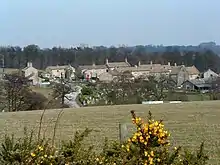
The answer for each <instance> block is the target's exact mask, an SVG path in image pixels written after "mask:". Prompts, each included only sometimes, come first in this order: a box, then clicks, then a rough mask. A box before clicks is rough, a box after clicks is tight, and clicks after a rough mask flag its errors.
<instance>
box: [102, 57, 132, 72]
mask: <svg viewBox="0 0 220 165" xmlns="http://www.w3.org/2000/svg"><path fill="white" fill-rule="evenodd" d="M105 65H106V67H107V68H108V69H111V70H113V69H115V68H124V67H131V64H129V62H128V59H127V58H125V61H123V62H109V61H108V59H106V62H105Z"/></svg>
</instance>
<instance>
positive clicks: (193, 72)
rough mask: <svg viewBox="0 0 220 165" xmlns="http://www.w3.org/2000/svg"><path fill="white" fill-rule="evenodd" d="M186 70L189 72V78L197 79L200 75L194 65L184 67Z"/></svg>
mask: <svg viewBox="0 0 220 165" xmlns="http://www.w3.org/2000/svg"><path fill="white" fill-rule="evenodd" d="M186 71H187V72H188V74H189V80H194V79H197V78H198V77H199V75H200V72H199V70H198V69H197V68H196V67H195V66H194V65H193V66H189V67H186Z"/></svg>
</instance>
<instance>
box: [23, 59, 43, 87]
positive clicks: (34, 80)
mask: <svg viewBox="0 0 220 165" xmlns="http://www.w3.org/2000/svg"><path fill="white" fill-rule="evenodd" d="M22 74H23V75H24V76H25V77H27V78H28V80H29V81H30V84H31V85H38V84H39V81H40V79H39V77H38V70H37V69H36V68H34V67H33V65H32V62H28V63H27V66H26V67H25V68H23V69H22Z"/></svg>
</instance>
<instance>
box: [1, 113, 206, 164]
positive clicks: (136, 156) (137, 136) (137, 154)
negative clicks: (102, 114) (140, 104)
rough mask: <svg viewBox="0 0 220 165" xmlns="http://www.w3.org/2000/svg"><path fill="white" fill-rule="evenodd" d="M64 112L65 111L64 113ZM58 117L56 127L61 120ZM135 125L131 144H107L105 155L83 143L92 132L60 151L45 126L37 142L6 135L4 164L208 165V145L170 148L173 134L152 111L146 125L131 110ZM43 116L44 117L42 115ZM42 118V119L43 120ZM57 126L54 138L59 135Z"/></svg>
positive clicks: (30, 136) (29, 136)
mask: <svg viewBox="0 0 220 165" xmlns="http://www.w3.org/2000/svg"><path fill="white" fill-rule="evenodd" d="M61 112H62V111H61ZM60 114H61V113H59V115H58V117H57V121H56V124H57V122H58V119H59V118H60ZM131 115H132V122H133V124H134V125H135V127H136V131H135V132H134V133H133V135H132V136H131V137H130V138H128V140H127V141H120V142H118V141H114V142H111V143H110V142H109V141H107V140H106V141H105V143H104V145H103V149H102V150H101V152H96V151H95V150H94V147H93V145H90V146H88V145H84V143H83V140H84V139H85V137H87V136H88V135H89V133H90V132H91V130H89V129H86V130H85V131H83V132H82V133H79V132H76V133H75V135H74V138H73V139H72V140H69V141H62V142H61V144H60V146H59V148H57V147H56V146H55V143H54V139H55V136H53V137H52V139H49V138H47V137H45V136H43V137H41V135H40V132H41V123H40V126H39V132H38V138H37V139H36V140H35V139H34V136H33V135H34V134H33V132H30V133H28V132H27V130H26V129H25V135H24V136H23V137H22V138H20V139H18V140H17V141H15V140H14V136H13V135H12V136H8V135H6V136H5V138H4V141H3V142H2V145H1V148H0V161H1V164H42V165H47V164H48V165H52V164H55V165H56V164H57V165H62V164H63V165H64V164H65V165H66V164H73V165H76V164H79V165H80V164H81V165H83V164H85V165H98V164H106V165H116V164H120V165H121V164H124V165H134V164H137V165H138V164H140V165H141V164H142V165H153V164H157V165H164V164H166V165H172V164H173V165H175V164H176V165H190V164H195V165H196V164H199V165H205V164H207V160H208V156H207V155H206V153H205V151H204V144H203V143H202V144H201V145H200V148H199V150H198V151H190V150H189V149H187V148H184V149H181V147H180V146H179V147H174V148H173V147H170V141H169V136H170V133H169V132H168V131H166V129H165V127H164V124H163V121H162V120H160V121H154V120H153V119H152V115H151V112H149V116H148V119H147V121H146V122H144V121H143V120H142V119H141V118H140V117H137V116H136V114H135V112H134V111H131ZM42 117H43V114H42ZM41 119H42V118H41ZM56 124H55V126H54V135H55V133H56Z"/></svg>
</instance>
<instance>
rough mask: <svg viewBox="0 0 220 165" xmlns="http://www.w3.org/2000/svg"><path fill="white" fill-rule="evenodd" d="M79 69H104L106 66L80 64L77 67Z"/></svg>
mask: <svg viewBox="0 0 220 165" xmlns="http://www.w3.org/2000/svg"><path fill="white" fill-rule="evenodd" d="M78 68H79V69H81V70H84V69H86V70H89V69H106V68H107V67H106V66H105V65H81V66H79V67H78Z"/></svg>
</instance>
